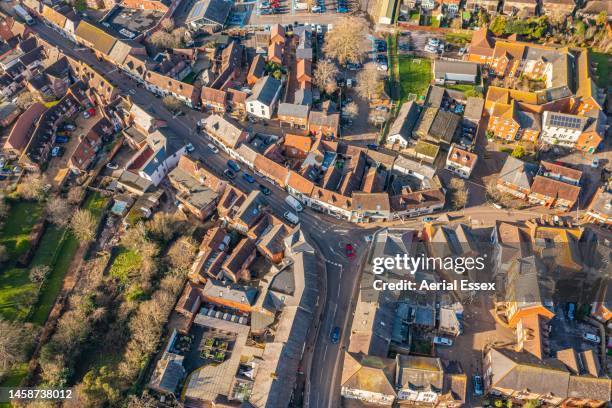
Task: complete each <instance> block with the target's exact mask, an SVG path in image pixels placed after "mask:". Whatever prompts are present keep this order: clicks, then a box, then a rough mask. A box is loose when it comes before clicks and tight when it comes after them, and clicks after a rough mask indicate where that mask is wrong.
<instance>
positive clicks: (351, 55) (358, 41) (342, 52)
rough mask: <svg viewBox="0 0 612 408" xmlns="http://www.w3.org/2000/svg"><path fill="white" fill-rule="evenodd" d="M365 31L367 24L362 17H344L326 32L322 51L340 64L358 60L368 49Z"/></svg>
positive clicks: (366, 31) (366, 30)
mask: <svg viewBox="0 0 612 408" xmlns="http://www.w3.org/2000/svg"><path fill="white" fill-rule="evenodd" d="M367 33H368V26H367V25H366V23H365V21H364V20H363V19H361V18H357V17H345V18H343V19H342V20H340V22H339V23H338V24H336V26H335V27H334V29H333V30H332V31H330V32H329V33H327V35H326V37H325V43H324V45H323V51H324V52H325V54H326V55H327V56H329V57H331V58H335V59H337V60H338V62H339V63H340V64H341V65H344V64H345V63H347V62H352V63H357V62H360V61H361V59H362V57H363V55H364V53H365V52H366V51H367V50H368V44H367V40H366V35H367Z"/></svg>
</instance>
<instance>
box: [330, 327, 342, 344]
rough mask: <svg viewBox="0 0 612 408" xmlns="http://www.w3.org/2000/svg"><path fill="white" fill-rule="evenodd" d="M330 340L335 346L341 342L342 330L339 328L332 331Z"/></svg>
mask: <svg viewBox="0 0 612 408" xmlns="http://www.w3.org/2000/svg"><path fill="white" fill-rule="evenodd" d="M329 338H330V339H331V342H332V343H333V344H337V343H338V342H339V341H340V328H339V327H338V326H336V327H334V328H333V329H332V331H331V333H330V335H329Z"/></svg>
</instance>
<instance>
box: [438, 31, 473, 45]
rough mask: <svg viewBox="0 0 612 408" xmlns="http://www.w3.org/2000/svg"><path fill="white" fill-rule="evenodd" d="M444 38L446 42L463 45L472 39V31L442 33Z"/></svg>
mask: <svg viewBox="0 0 612 408" xmlns="http://www.w3.org/2000/svg"><path fill="white" fill-rule="evenodd" d="M444 40H445V41H446V42H447V43H450V44H454V45H456V46H460V47H463V46H464V45H465V44H467V43H469V42H470V41H472V33H446V34H444Z"/></svg>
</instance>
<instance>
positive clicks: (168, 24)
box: [161, 18, 174, 33]
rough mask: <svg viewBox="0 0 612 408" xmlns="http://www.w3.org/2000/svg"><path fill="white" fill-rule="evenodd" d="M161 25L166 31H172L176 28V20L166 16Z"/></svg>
mask: <svg viewBox="0 0 612 408" xmlns="http://www.w3.org/2000/svg"><path fill="white" fill-rule="evenodd" d="M161 27H162V28H163V30H164V31H165V32H167V33H170V32H172V30H174V22H173V21H172V19H169V18H166V19H164V20H162V22H161Z"/></svg>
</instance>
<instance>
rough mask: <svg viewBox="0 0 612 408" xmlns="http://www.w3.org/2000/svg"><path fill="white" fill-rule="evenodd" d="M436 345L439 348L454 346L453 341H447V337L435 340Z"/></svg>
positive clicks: (435, 338) (437, 337) (438, 337)
mask: <svg viewBox="0 0 612 408" xmlns="http://www.w3.org/2000/svg"><path fill="white" fill-rule="evenodd" d="M433 342H434V344H437V345H439V346H452V345H453V341H452V340H451V339H447V338H446V337H440V336H436V337H434V339H433Z"/></svg>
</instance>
